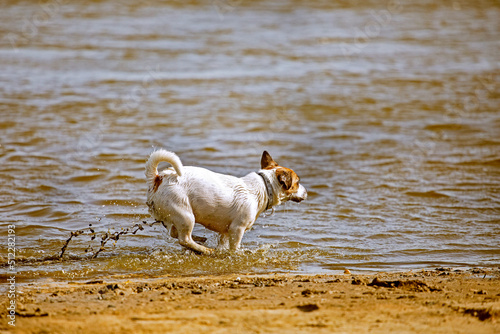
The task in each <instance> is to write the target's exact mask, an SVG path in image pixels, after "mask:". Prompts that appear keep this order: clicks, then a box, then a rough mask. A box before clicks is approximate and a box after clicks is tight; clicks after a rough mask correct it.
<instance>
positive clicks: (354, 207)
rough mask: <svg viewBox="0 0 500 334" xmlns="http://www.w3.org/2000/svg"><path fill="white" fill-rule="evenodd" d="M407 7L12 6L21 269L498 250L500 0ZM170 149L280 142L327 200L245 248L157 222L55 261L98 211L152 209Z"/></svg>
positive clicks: (5, 27)
mask: <svg viewBox="0 0 500 334" xmlns="http://www.w3.org/2000/svg"><path fill="white" fill-rule="evenodd" d="M54 3H55V2H54ZM391 3H392V4H391ZM394 4H396V5H397V4H398V2H386V1H370V2H363V4H359V3H358V2H355V1H353V2H341V3H338V4H335V5H334V4H327V3H325V2H319V1H313V2H305V1H286V2H285V1H267V2H257V3H255V2H245V1H241V2H234V1H233V2H227V3H225V2H212V3H198V2H194V1H193V2H189V3H181V2H172V3H170V5H169V4H164V3H163V4H160V3H157V2H156V1H139V2H137V1H128V0H123V1H120V2H119V4H117V3H116V2H114V1H91V2H85V3H83V2H82V3H76V4H75V3H66V2H60V3H58V4H56V5H54V6H52V7H50V8H49V9H47V8H46V7H43V6H42V5H41V4H39V3H38V2H36V1H14V0H11V1H7V2H4V4H3V5H0V6H1V10H0V18H1V19H0V33H1V34H2V35H3V36H4V37H5V38H3V39H1V40H0V61H1V64H2V71H0V108H1V122H0V133H1V143H0V187H1V191H0V203H1V204H0V221H1V225H2V233H4V234H5V235H6V234H7V232H6V227H7V225H9V224H13V223H14V224H16V244H17V247H18V249H19V250H18V254H17V256H18V259H19V260H22V261H24V260H25V261H28V263H19V265H18V267H17V269H18V271H19V275H20V276H22V277H25V278H27V279H29V278H39V277H46V276H52V277H58V278H86V277H89V276H93V275H110V274H111V275H131V274H145V275H163V274H176V275H191V274H200V273H210V274H216V273H227V272H258V273H263V272H271V271H285V272H286V271H293V272H321V271H330V270H340V269H342V268H344V267H349V268H355V269H356V268H357V269H370V270H371V269H373V270H383V269H398V268H403V267H404V268H416V267H427V266H435V265H440V266H441V265H444V266H446V265H448V266H475V265H481V266H497V265H499V264H500V263H499V260H498V259H499V255H500V250H499V248H498V238H499V236H500V227H499V225H498V222H499V220H500V219H499V217H500V209H499V208H500V195H499V189H500V187H499V185H500V139H499V138H500V136H499V135H500V114H499V112H498V107H499V105H500V103H499V97H500V95H499V86H500V85H499V81H500V62H499V59H498V54H500V41H499V39H498V36H499V32H500V25H499V22H500V6H499V4H498V3H497V2H494V1H481V2H477V3H474V5H471V4H468V3H465V2H463V1H455V2H453V3H452V4H450V3H449V2H446V1H442V2H439V1H438V2H437V3H436V2H435V1H434V2H416V1H415V3H414V4H408V3H407V2H404V3H403V2H401V4H400V5H398V6H395V5H394ZM155 147H164V148H166V149H169V150H172V151H175V152H177V153H178V155H179V156H180V157H181V159H182V160H183V162H184V164H185V165H197V166H203V167H206V168H210V169H212V170H214V171H217V172H222V173H229V174H233V175H238V176H243V175H245V174H246V173H248V172H250V171H255V170H256V169H257V168H258V167H259V160H260V155H261V153H262V151H263V150H268V151H269V152H270V153H271V154H272V155H273V157H275V158H276V160H277V161H278V162H279V163H281V164H283V165H285V166H289V167H291V168H293V169H294V170H295V171H296V172H297V173H298V174H299V175H300V177H301V180H302V182H303V183H304V185H305V186H306V188H308V190H309V195H310V196H309V198H308V200H307V201H306V202H304V203H301V204H300V205H297V204H295V203H289V204H287V205H285V206H282V207H280V208H279V209H278V210H277V212H276V213H275V214H274V215H272V216H271V217H266V218H260V219H259V220H258V222H257V223H256V224H255V225H254V229H253V230H252V231H249V232H247V233H246V234H245V237H244V239H243V246H244V248H245V250H244V251H243V252H241V253H239V254H232V255H229V254H219V255H217V256H214V257H199V256H196V255H192V254H189V253H186V252H185V251H184V250H183V249H181V247H180V246H179V245H178V244H177V243H176V242H174V241H173V240H172V239H171V238H169V237H168V236H167V233H166V232H165V231H163V230H162V229H161V228H159V227H158V228H155V229H149V230H147V231H145V232H144V233H138V234H137V235H134V236H129V235H128V236H126V237H123V238H122V239H120V240H119V242H118V243H117V244H116V246H115V247H110V248H109V250H108V251H107V252H104V253H103V254H102V256H99V257H98V258H97V259H95V260H88V259H86V255H85V253H84V249H85V248H86V247H87V246H88V240H75V242H74V243H73V244H72V245H71V247H70V248H69V249H68V255H69V257H68V259H67V260H65V261H63V262H60V261H53V260H47V261H42V260H43V259H47V258H50V256H52V255H53V254H56V253H57V252H59V251H60V248H61V246H62V244H63V242H64V240H66V239H67V238H68V237H69V234H70V231H72V230H76V229H80V228H84V227H86V226H88V224H89V223H92V224H93V225H94V226H95V227H96V228H97V229H99V230H101V231H106V230H108V229H110V230H115V231H116V230H119V229H121V228H125V227H129V226H131V225H133V224H134V223H137V222H141V221H143V220H149V221H150V220H151V218H150V217H149V215H148V213H147V208H146V205H145V204H144V201H145V190H146V186H145V178H144V172H143V170H144V163H145V160H146V158H147V156H148V154H149V152H151V151H152V150H153V149H154V148H155ZM196 233H197V234H198V235H205V236H207V237H209V241H208V242H209V244H210V245H215V244H216V236H214V235H213V234H211V233H210V232H207V231H204V230H203V229H202V228H198V229H197V231H196ZM5 261H6V258H4V259H3V262H5Z"/></svg>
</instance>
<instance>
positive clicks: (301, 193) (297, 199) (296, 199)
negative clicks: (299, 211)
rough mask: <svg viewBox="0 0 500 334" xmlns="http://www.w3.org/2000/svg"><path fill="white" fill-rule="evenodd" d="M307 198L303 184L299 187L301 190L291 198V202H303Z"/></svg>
mask: <svg viewBox="0 0 500 334" xmlns="http://www.w3.org/2000/svg"><path fill="white" fill-rule="evenodd" d="M306 198H307V190H306V188H305V187H303V186H302V185H301V184H300V185H299V190H297V192H296V193H294V194H292V195H291V196H290V200H291V201H293V202H297V203H298V202H302V201H303V200H305V199H306Z"/></svg>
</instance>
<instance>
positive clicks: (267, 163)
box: [260, 151, 307, 202]
mask: <svg viewBox="0 0 500 334" xmlns="http://www.w3.org/2000/svg"><path fill="white" fill-rule="evenodd" d="M260 167H261V168H262V169H267V170H273V171H274V173H275V176H276V180H278V182H279V184H280V185H281V190H282V191H281V193H282V194H283V196H282V198H281V200H282V201H288V200H291V201H294V202H301V201H303V200H305V199H306V198H307V191H306V188H305V187H304V186H302V185H301V184H299V181H300V178H299V176H298V175H297V174H296V173H295V172H294V171H293V170H291V169H290V168H286V167H282V166H280V165H278V163H277V162H276V161H274V160H273V158H272V157H271V155H270V154H269V153H268V152H267V151H264V153H262V158H261V160H260Z"/></svg>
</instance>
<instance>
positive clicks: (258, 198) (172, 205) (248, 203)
mask: <svg viewBox="0 0 500 334" xmlns="http://www.w3.org/2000/svg"><path fill="white" fill-rule="evenodd" d="M162 161H165V162H168V163H169V164H170V165H172V167H169V168H167V169H165V170H164V171H162V172H160V173H158V169H157V168H158V164H159V163H160V162H162ZM260 164H261V169H260V170H259V171H258V172H252V173H250V174H248V175H246V176H244V177H242V178H238V177H235V176H231V175H226V174H220V173H215V172H212V171H210V170H208V169H205V168H201V167H193V166H183V165H182V162H181V160H180V159H179V157H178V156H177V155H176V154H175V153H173V152H169V151H166V150H163V149H160V150H157V151H155V152H153V153H151V155H150V156H149V159H148V161H147V163H146V179H147V181H146V182H147V186H148V191H147V202H146V204H147V205H148V207H149V212H150V213H151V215H152V216H153V218H154V219H156V220H157V221H161V222H162V223H163V225H164V226H165V227H166V228H167V229H168V230H169V231H170V236H172V237H173V238H177V239H178V240H179V243H180V244H181V245H182V246H184V247H186V248H189V249H191V250H193V251H195V252H198V253H202V254H211V253H212V252H213V251H214V249H212V248H208V247H205V246H203V245H200V244H199V243H197V242H195V239H196V238H195V237H194V236H193V235H192V231H193V228H194V225H195V223H198V224H201V225H203V226H205V227H206V228H207V229H209V230H211V231H214V232H217V233H219V234H220V239H219V245H218V247H219V248H226V249H227V248H229V250H232V251H233V250H237V249H238V248H239V247H240V244H241V240H242V238H243V234H244V233H245V231H247V230H248V229H250V228H251V227H252V225H253V224H254V223H255V221H256V220H257V218H258V217H259V215H260V214H261V213H262V212H264V211H266V210H269V209H271V208H274V207H275V206H277V205H280V204H281V203H283V202H286V201H288V200H291V201H294V202H301V201H303V200H305V199H306V198H307V190H306V188H304V186H302V185H301V184H299V181H300V178H299V177H298V176H297V174H296V173H295V172H294V171H293V170H291V169H289V168H286V167H282V166H280V165H278V163H277V162H276V161H274V160H273V158H272V157H271V155H270V154H269V153H268V152H267V151H264V153H263V154H262V158H261V163H260Z"/></svg>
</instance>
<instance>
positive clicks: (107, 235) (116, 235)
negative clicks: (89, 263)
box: [59, 220, 166, 259]
mask: <svg viewBox="0 0 500 334" xmlns="http://www.w3.org/2000/svg"><path fill="white" fill-rule="evenodd" d="M155 224H162V226H164V227H165V228H166V226H165V225H164V224H163V222H161V221H158V220H156V221H154V222H152V223H148V222H146V221H143V222H142V224H141V223H136V224H134V225H133V226H131V227H127V228H124V229H122V230H121V231H119V232H113V233H111V232H109V231H108V232H104V233H103V234H102V235H101V245H100V247H99V249H98V250H97V251H96V252H94V253H93V254H92V256H91V258H92V259H95V258H96V257H97V256H98V255H99V253H101V252H102V251H104V250H105V246H106V243H107V242H108V241H110V240H114V241H115V242H117V241H118V240H119V239H120V236H122V235H125V234H136V233H137V232H138V231H142V230H144V225H146V226H149V227H152V226H153V225H155ZM82 234H84V235H90V240H91V241H92V240H94V239H95V238H96V237H97V233H96V232H95V230H94V229H93V228H92V224H89V227H87V228H84V229H81V230H77V231H73V232H71V235H70V237H69V238H68V239H67V240H66V242H65V243H64V245H63V246H62V248H61V254H60V255H59V258H60V259H62V257H63V256H64V253H65V252H66V249H67V247H68V245H69V243H70V242H71V240H72V239H73V238H74V237H77V236H79V235H82ZM89 251H93V247H92V245H89V247H87V249H86V250H85V252H89Z"/></svg>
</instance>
